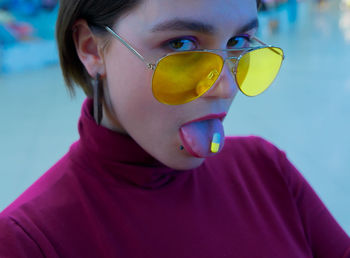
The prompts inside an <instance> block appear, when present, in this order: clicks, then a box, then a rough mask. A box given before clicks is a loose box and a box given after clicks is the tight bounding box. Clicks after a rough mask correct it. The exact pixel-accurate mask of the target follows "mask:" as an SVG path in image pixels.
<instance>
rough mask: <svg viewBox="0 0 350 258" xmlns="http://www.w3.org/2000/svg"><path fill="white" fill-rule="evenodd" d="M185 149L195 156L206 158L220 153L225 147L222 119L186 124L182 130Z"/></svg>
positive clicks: (181, 134)
mask: <svg viewBox="0 0 350 258" xmlns="http://www.w3.org/2000/svg"><path fill="white" fill-rule="evenodd" d="M180 136H181V140H182V142H183V145H184V147H185V149H186V150H187V151H188V152H189V153H190V154H191V155H193V156H195V157H198V158H205V157H208V156H211V155H213V154H215V153H217V152H219V151H220V150H221V149H222V147H223V145H224V137H225V135H224V128H223V126H222V122H221V120H220V119H218V118H215V119H209V120H204V121H198V122H192V123H189V124H185V125H183V126H182V127H181V128H180Z"/></svg>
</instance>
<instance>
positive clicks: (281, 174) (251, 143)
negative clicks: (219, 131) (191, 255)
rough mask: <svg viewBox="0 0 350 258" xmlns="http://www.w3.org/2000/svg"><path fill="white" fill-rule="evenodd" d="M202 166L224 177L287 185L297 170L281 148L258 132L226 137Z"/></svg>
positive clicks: (296, 173) (296, 174)
mask: <svg viewBox="0 0 350 258" xmlns="http://www.w3.org/2000/svg"><path fill="white" fill-rule="evenodd" d="M205 167H206V168H207V169H209V170H210V171H215V174H216V175H217V176H219V175H222V176H223V177H225V178H226V179H227V178H228V177H229V178H236V179H237V178H239V179H240V180H244V181H246V182H247V181H249V182H253V181H256V182H260V183H262V182H264V183H266V184H267V185H271V184H273V183H275V184H277V185H281V186H282V185H284V187H285V186H286V185H288V184H289V182H290V181H291V178H290V177H295V176H298V175H299V173H298V172H297V170H296V169H295V168H294V166H293V165H292V163H290V162H289V160H288V159H287V157H286V155H285V153H284V151H282V150H280V149H279V148H278V147H276V146H275V145H274V144H272V143H271V142H269V141H268V140H265V139H263V138H261V137H257V136H245V137H226V138H225V146H224V148H223V150H222V151H221V152H220V153H219V154H217V155H215V156H213V157H210V158H208V159H207V160H206V162H205Z"/></svg>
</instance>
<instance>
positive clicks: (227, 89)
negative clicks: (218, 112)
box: [202, 62, 238, 99]
mask: <svg viewBox="0 0 350 258" xmlns="http://www.w3.org/2000/svg"><path fill="white" fill-rule="evenodd" d="M230 69H231V68H230V67H229V65H228V64H227V62H225V64H224V67H223V68H222V71H221V74H220V75H219V77H218V78H217V80H216V81H215V83H214V85H213V86H211V88H210V89H209V90H208V91H207V92H206V93H204V94H203V95H202V98H222V99H230V98H233V97H234V96H235V95H236V93H237V91H238V87H237V84H236V81H235V79H234V77H233V74H232V72H231V71H230Z"/></svg>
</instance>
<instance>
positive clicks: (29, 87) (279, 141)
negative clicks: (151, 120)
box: [0, 1, 350, 233]
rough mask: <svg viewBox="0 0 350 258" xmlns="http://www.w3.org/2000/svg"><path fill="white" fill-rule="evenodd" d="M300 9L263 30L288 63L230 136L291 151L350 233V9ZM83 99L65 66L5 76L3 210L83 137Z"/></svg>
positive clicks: (240, 104) (229, 129) (0, 132)
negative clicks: (66, 78)
mask: <svg viewBox="0 0 350 258" xmlns="http://www.w3.org/2000/svg"><path fill="white" fill-rule="evenodd" d="M299 11H300V12H299V21H298V22H297V23H296V24H295V26H294V27H293V26H291V25H290V24H289V23H288V22H286V21H285V19H283V18H284V14H283V12H281V13H280V14H279V15H280V16H281V17H280V18H281V21H282V23H281V29H280V32H279V33H277V34H269V33H268V32H267V31H266V30H265V31H264V30H263V31H262V33H261V34H262V35H261V37H262V39H264V40H265V41H267V42H270V43H273V44H276V45H278V46H281V47H282V48H284V49H285V52H286V60H285V63H284V64H283V68H282V71H281V73H280V75H279V77H278V80H277V81H276V83H275V84H274V85H273V86H272V87H271V89H269V90H268V91H267V92H266V93H264V94H263V95H261V96H259V97H256V98H247V97H244V96H242V95H239V96H238V97H237V99H236V100H235V102H234V104H233V106H232V108H231V111H230V114H229V115H228V117H227V119H226V121H225V128H226V134H231V135H232V134H234V135H248V134H255V135H260V136H263V137H265V138H266V139H268V140H270V141H272V142H273V143H275V144H276V145H277V146H279V147H280V148H281V149H283V150H285V151H286V152H287V154H288V156H289V158H290V159H291V161H292V162H293V163H294V164H295V165H296V167H298V168H299V169H300V171H301V172H302V173H303V174H304V176H305V177H306V178H307V179H308V181H309V182H310V183H311V185H312V186H313V187H314V189H315V190H316V191H317V192H318V194H319V195H320V197H321V198H322V200H323V201H324V202H325V203H326V205H327V206H328V207H329V209H330V210H331V212H332V213H333V214H334V216H335V217H336V219H337V220H338V221H339V223H340V224H341V225H342V226H343V227H344V229H345V230H346V231H347V232H348V233H350V201H349V197H350V187H349V182H350V134H349V132H350V101H349V100H350V72H349V67H350V42H346V40H345V39H344V34H343V32H342V31H341V29H340V28H339V21H340V19H341V18H342V17H348V18H345V20H346V19H347V20H349V19H350V11H349V12H348V14H347V15H348V16H344V13H341V12H339V9H338V5H337V1H332V2H331V4H330V5H329V6H328V10H324V11H320V10H318V9H316V8H313V6H312V5H310V4H303V6H301V8H300V10H299ZM342 19H343V20H344V18H342ZM266 23H267V20H266V17H265V16H263V17H262V19H261V25H262V26H266ZM348 26H350V24H349V25H348ZM349 31H350V28H349ZM83 99H84V96H83V94H82V93H81V92H79V93H78V96H77V98H75V99H73V100H72V99H71V98H70V97H69V94H68V93H67V91H66V90H65V89H64V83H63V80H62V77H61V73H60V70H59V68H58V67H57V66H53V67H48V68H45V69H42V70H37V71H30V72H25V73H20V74H18V73H17V74H12V75H0V107H1V108H0V117H1V126H0V143H1V144H0V157H1V158H0V161H1V162H0V210H2V209H3V208H5V207H6V206H7V205H8V204H9V203H10V202H11V201H13V200H14V199H15V197H17V196H18V195H19V194H20V193H21V192H23V191H24V190H25V189H26V188H27V187H28V186H29V185H30V184H31V183H33V182H34V181H35V179H37V178H38V177H39V176H40V175H41V174H42V173H44V172H45V171H46V170H47V169H48V168H50V167H51V166H52V165H53V164H54V163H55V162H56V161H57V160H58V159H59V158H60V157H62V155H63V154H64V153H66V152H67V150H68V148H69V146H70V144H71V143H72V142H73V141H74V140H76V139H77V137H78V133H77V121H78V117H79V114H80V106H81V102H82V100H83Z"/></svg>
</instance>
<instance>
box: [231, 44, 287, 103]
mask: <svg viewBox="0 0 350 258" xmlns="http://www.w3.org/2000/svg"><path fill="white" fill-rule="evenodd" d="M283 57H284V55H283V50H282V49H280V48H277V47H263V48H258V49H254V50H252V51H248V52H246V53H245V54H244V55H243V56H242V57H241V58H240V59H239V61H238V65H237V69H236V72H235V77H236V82H237V85H238V87H239V89H240V90H241V91H242V93H244V94H245V95H247V96H251V97H252V96H257V95H259V94H260V93H262V92H264V91H265V90H266V89H267V88H268V87H269V86H270V85H271V83H272V82H273V81H274V79H275V78H276V76H277V74H278V72H279V70H280V67H281V64H282V61H283Z"/></svg>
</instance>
